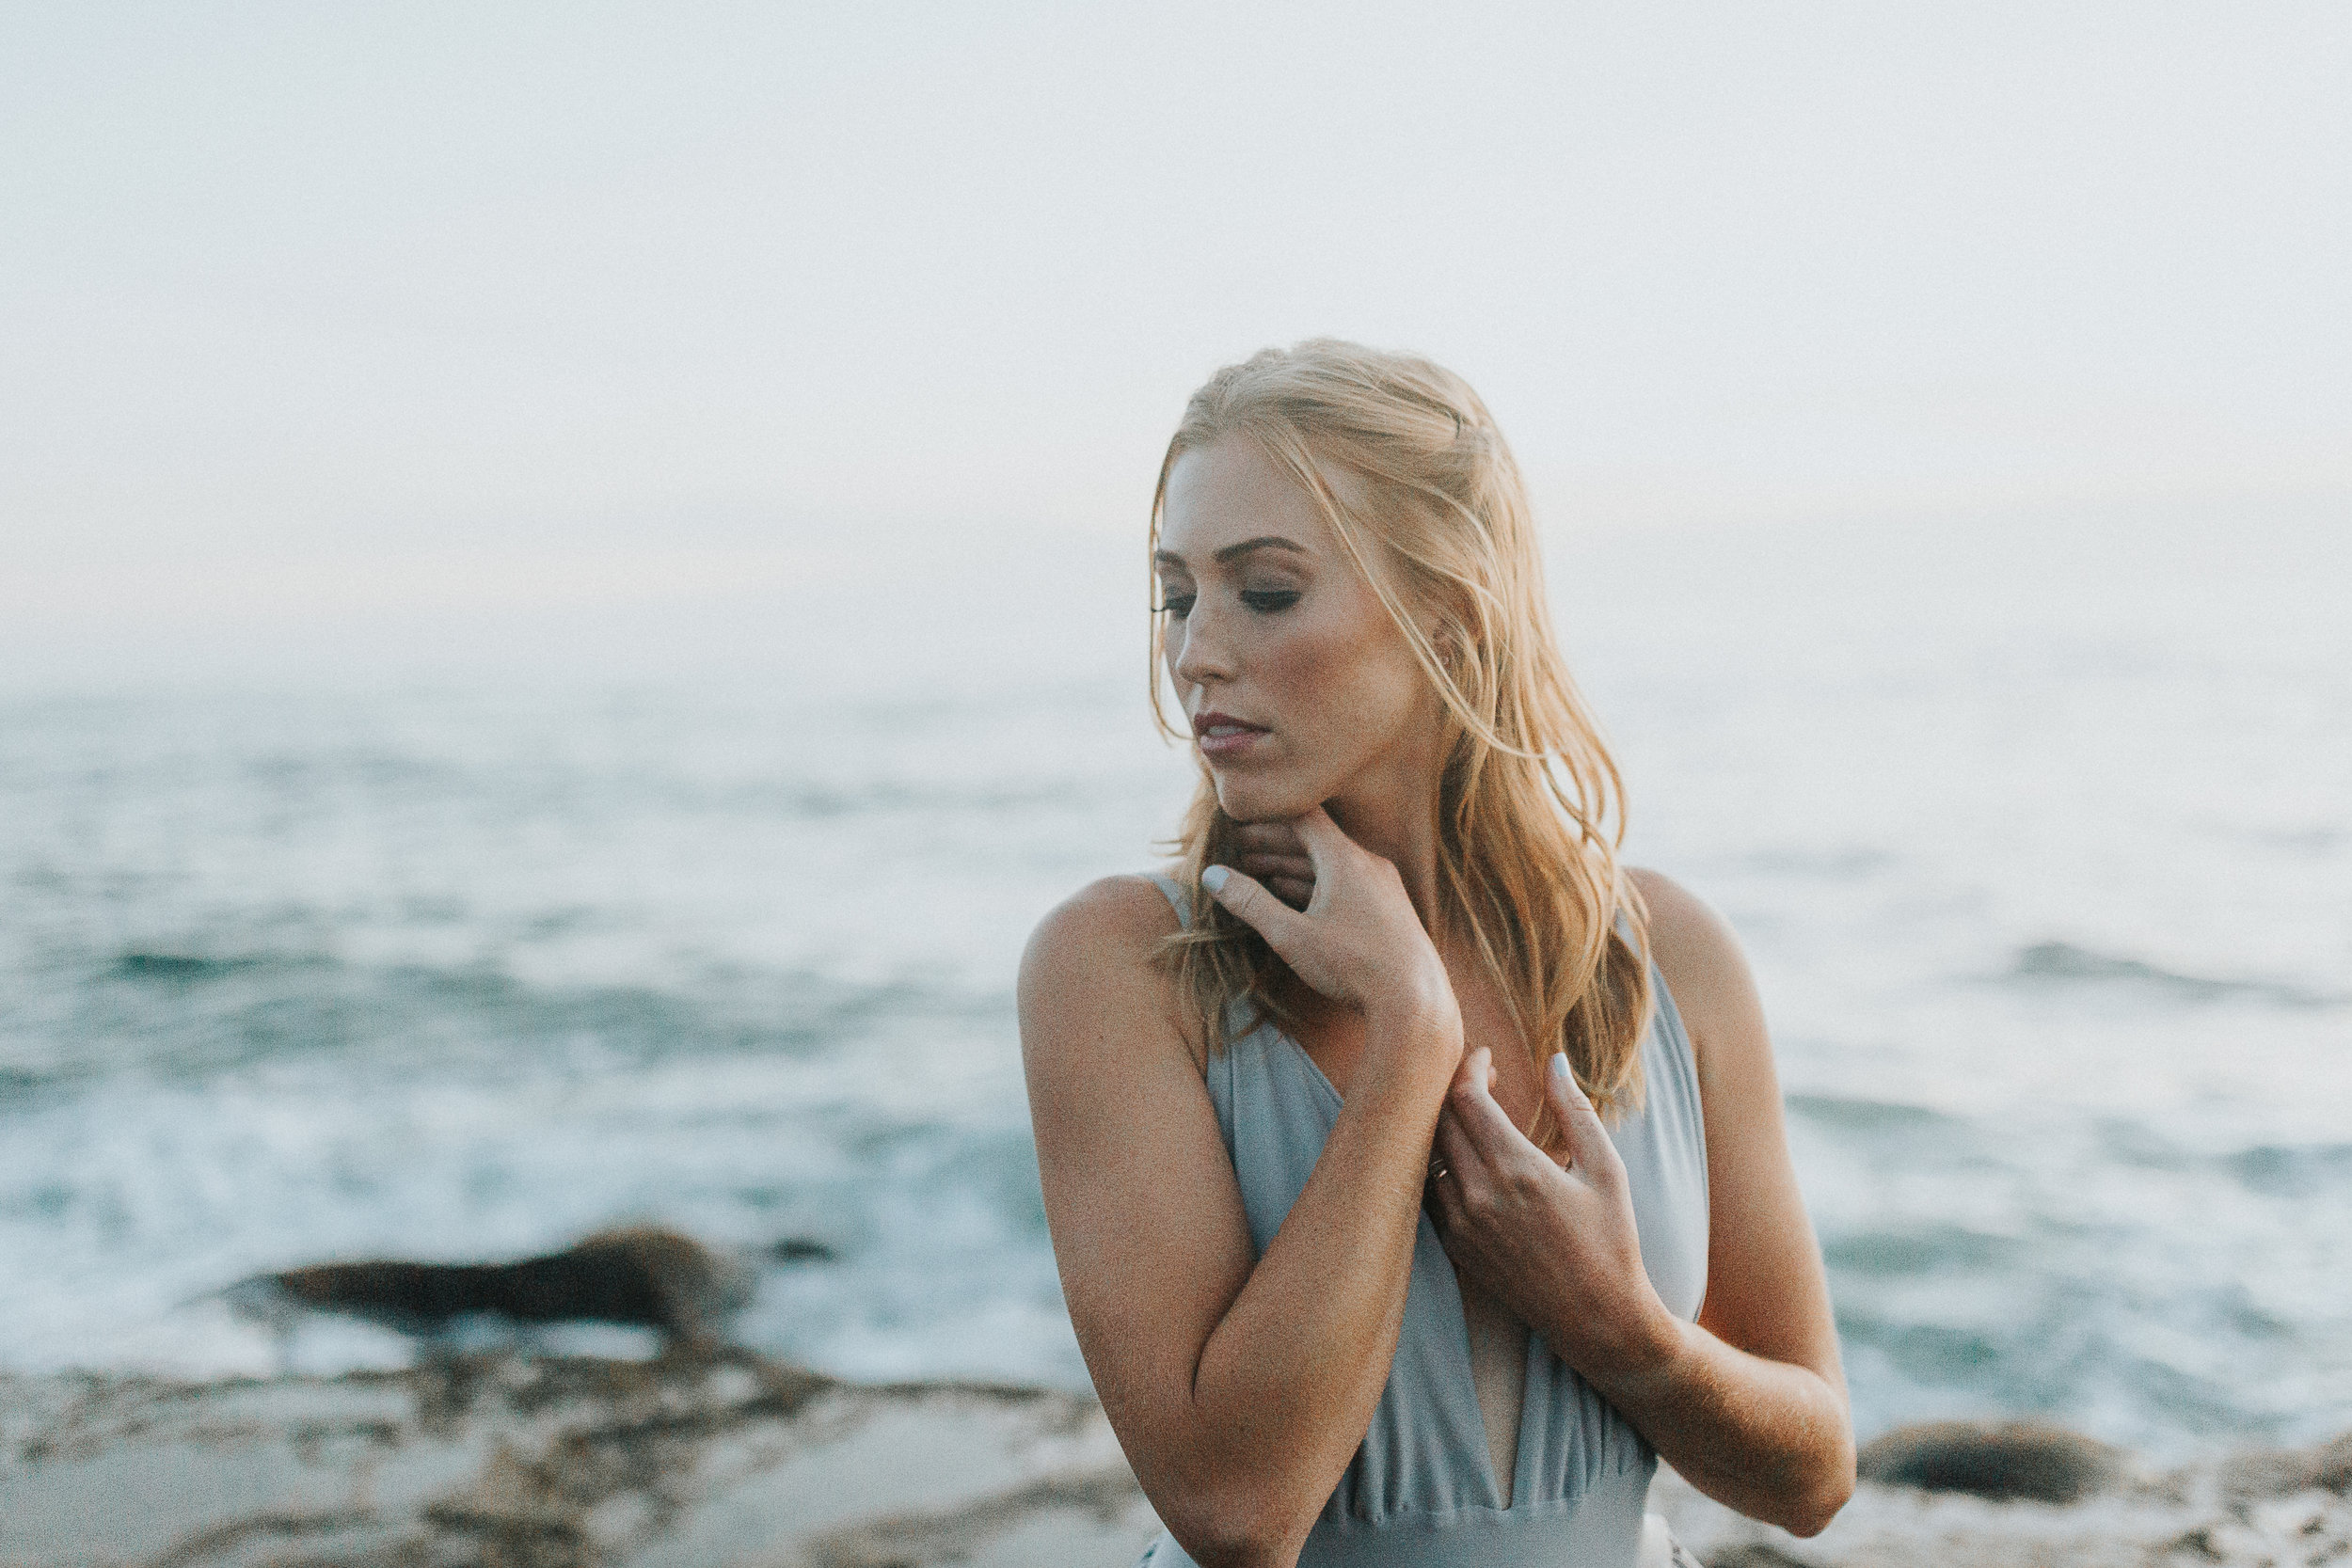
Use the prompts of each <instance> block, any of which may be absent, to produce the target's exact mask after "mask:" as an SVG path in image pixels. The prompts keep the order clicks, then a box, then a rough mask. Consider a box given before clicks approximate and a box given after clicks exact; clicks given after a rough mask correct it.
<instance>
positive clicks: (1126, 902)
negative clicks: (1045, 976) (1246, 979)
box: [1021, 876, 1177, 977]
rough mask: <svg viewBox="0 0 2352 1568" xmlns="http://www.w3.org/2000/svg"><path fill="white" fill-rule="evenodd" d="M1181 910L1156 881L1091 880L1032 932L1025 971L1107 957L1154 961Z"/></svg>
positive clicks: (1023, 965)
mask: <svg viewBox="0 0 2352 1568" xmlns="http://www.w3.org/2000/svg"><path fill="white" fill-rule="evenodd" d="M1176 925H1177V921H1176V911H1175V909H1174V908H1173V907H1172V906H1171V905H1170V904H1169V903H1168V897H1167V895H1164V894H1163V893H1161V892H1160V890H1159V888H1158V886H1157V885H1155V884H1154V883H1153V882H1152V879H1150V878H1149V877H1144V876H1121V877H1104V878H1101V879H1098V880H1095V881H1091V882H1089V883H1088V884H1087V885H1086V886H1084V887H1082V888H1080V889H1079V890H1078V891H1077V892H1075V893H1073V894H1072V895H1070V896H1069V897H1067V898H1065V899H1063V900H1062V901H1061V902H1060V903H1058V904H1057V905H1055V906H1054V907H1053V908H1052V909H1051V910H1048V911H1046V913H1045V918H1044V919H1042V920H1041V921H1039V922H1038V923H1037V929H1036V930H1034V931H1032V932H1030V933H1029V945H1028V948H1027V950H1026V951H1025V953H1023V954H1022V956H1021V972H1022V974H1023V976H1024V977H1026V976H1027V975H1028V974H1029V973H1030V972H1031V971H1032V970H1035V969H1043V970H1047V971H1060V970H1063V969H1066V968H1069V967H1070V966H1073V965H1089V964H1092V963H1095V962H1100V961H1103V960H1105V959H1108V960H1112V961H1114V962H1121V963H1127V962H1133V961H1136V960H1142V961H1144V962H1146V963H1148V962H1149V960H1150V958H1151V956H1152V950H1153V949H1154V948H1156V947H1157V946H1158V945H1159V944H1160V942H1161V941H1162V940H1163V939H1164V938H1166V937H1167V936H1168V934H1169V933H1170V932H1172V931H1174V930H1175V929H1176Z"/></svg>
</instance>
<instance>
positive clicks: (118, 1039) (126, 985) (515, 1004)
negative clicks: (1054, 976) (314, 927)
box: [0, 945, 1010, 1098]
mask: <svg viewBox="0 0 2352 1568" xmlns="http://www.w3.org/2000/svg"><path fill="white" fill-rule="evenodd" d="M44 968H45V969H46V970H47V971H48V972H49V974H51V975H53V976H54V975H56V974H57V972H58V971H67V972H78V974H79V976H80V977H79V979H78V982H74V981H69V982H68V983H66V984H64V985H55V982H54V980H53V981H49V982H44V983H45V984H51V985H54V986H55V989H56V990H57V991H58V992H59V995H58V996H57V998H56V1001H55V1002H54V1003H53V1006H52V1007H51V1008H50V1009H49V1011H48V1014H47V1016H46V1017H44V1018H42V1019H40V1020H39V1021H38V1022H33V1021H29V1020H28V1021H25V1022H20V1023H18V1024H17V1025H16V1026H15V1027H13V1028H11V1029H9V1030H8V1032H7V1033H6V1034H5V1035H0V1098H10V1097H20V1098H21V1097H23V1096H25V1095H29V1094H34V1093H38V1092H39V1091H40V1090H42V1089H45V1088H52V1087H56V1086H59V1085H69V1084H73V1083H78V1082H82V1081H85V1080H88V1079H91V1078H93V1077H103V1076H105V1075H108V1074H111V1073H115V1072H121V1071H138V1072H142V1073H151V1074H159V1075H162V1076H167V1077H176V1078H182V1079H186V1078H202V1077H206V1076H210V1075H213V1074H217V1073H222V1072H229V1071H234V1070H237V1069H244V1068H247V1067H251V1066H254V1065H257V1064H260V1063H263V1062H267V1061H271V1060H277V1059H286V1058H306V1059H318V1058H337V1057H345V1058H350V1059H352V1060H353V1062H354V1065H355V1067H360V1066H364V1067H365V1068H367V1069H372V1070H376V1071H391V1072H401V1071H413V1070H416V1069H419V1068H421V1067H422V1066H425V1065H427V1064H432V1065H434V1066H436V1067H437V1068H438V1069H449V1068H453V1067H454V1068H460V1069H464V1068H469V1067H470V1068H475V1069H490V1070H493V1071H495V1070H498V1069H499V1066H500V1064H501V1063H506V1062H511V1061H515V1060H517V1059H529V1060H531V1061H533V1062H544V1061H546V1060H548V1059H550V1058H561V1057H563V1056H566V1055H578V1056H580V1057H581V1058H582V1060H583V1065H594V1066H600V1067H606V1068H609V1067H611V1066H612V1065H614V1064H617V1063H628V1062H642V1061H650V1060H658V1059H661V1058H666V1057H673V1056H683V1057H693V1056H720V1055H744V1054H758V1053H781V1054H786V1055H791V1056H806V1055H810V1054H812V1053H822V1052H825V1051H827V1050H830V1049H833V1048H835V1047H839V1046H843V1045H846V1044H849V1043H851V1042H854V1041H857V1040H860V1039H865V1038H869V1037H872V1036H873V1035H874V1034H875V1033H876V1032H877V1031H879V1030H885V1029H892V1028H898V1027H902V1026H906V1025H910V1024H912V1025H917V1026H919V1025H923V1024H926V1023H930V1024H938V1025H946V1026H953V1027H958V1028H961V1027H965V1026H968V1025H970V1024H972V1023H973V1022H977V1021H985V1022H990V1023H993V1022H998V1021H1000V1020H1001V1019H1003V1018H1005V1017H1009V1010H1010V1001H1009V996H1007V995H1005V994H1003V993H1002V992H1000V991H997V990H984V991H980V992H974V991H971V990H962V989H958V988H954V987H951V986H947V985H942V984H927V983H923V982H921V981H918V980H912V979H907V978H892V979H886V980H880V981H850V980H845V979H842V978H840V977H837V976H834V975H828V974H821V973H816V972H812V971H808V970H779V971H775V972H770V973H765V974H729V975H727V976H725V977H723V978H697V979H696V980H694V981H692V982H691V983H690V984H689V985H687V986H685V987H683V988H682V989H677V990H668V989H663V988H660V987H659V986H654V985H575V986H564V985H549V984H537V983H532V982H530V981H526V980H523V979H520V978H518V977H516V975H514V974H510V973H508V972H506V971H505V970H504V969H502V968H501V967H499V966H498V965H496V964H495V963H488V962H481V961H471V962H467V963H464V964H459V965H454V966H445V967H439V966H433V965H426V964H413V963H409V964H403V963H393V964H360V963H353V962H348V961H345V960H342V959H339V958H334V957H331V956H328V955H325V954H321V953H319V952H316V951H314V950H289V951H281V952H270V951H260V952H246V953H232V954H211V955H208V954H204V953H201V952H197V951H191V950H184V949H179V948H172V947H159V946H154V945H137V946H132V947H127V948H124V949H121V950H119V951H116V952H111V953H84V954H82V955H79V956H78V957H77V956H74V955H70V954H68V955H53V956H52V958H51V959H50V962H49V963H48V964H47V965H45V966H44Z"/></svg>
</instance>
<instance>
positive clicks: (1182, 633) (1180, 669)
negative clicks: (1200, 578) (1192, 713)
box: [1174, 595, 1233, 686]
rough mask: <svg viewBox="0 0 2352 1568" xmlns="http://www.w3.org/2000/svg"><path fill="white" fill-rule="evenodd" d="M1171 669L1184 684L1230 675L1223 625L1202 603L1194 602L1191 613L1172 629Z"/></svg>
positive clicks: (1203, 681) (1225, 678) (1230, 660)
mask: <svg viewBox="0 0 2352 1568" xmlns="http://www.w3.org/2000/svg"><path fill="white" fill-rule="evenodd" d="M1204 596H1205V595H1204ZM1174 669H1175V672H1176V679H1177V681H1178V682H1179V683H1180V684H1182V685H1185V686H1200V685H1202V684H1204V683H1206V682H1209V681H1217V680H1229V679H1231V678H1232V673H1233V660H1232V651H1231V650H1230V649H1229V648H1228V647H1227V646H1226V642H1225V635H1224V628H1223V627H1222V626H1218V625H1217V616H1216V613H1215V612H1214V611H1213V610H1210V609H1209V608H1208V607H1207V606H1206V605H1204V604H1201V603H1199V602H1197V601H1196V602H1195V603H1194V605H1193V609H1192V613H1191V614H1189V615H1187V616H1185V617H1184V622H1183V624H1182V625H1180V626H1178V627H1177V628H1176V663H1175V665H1174Z"/></svg>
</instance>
